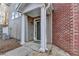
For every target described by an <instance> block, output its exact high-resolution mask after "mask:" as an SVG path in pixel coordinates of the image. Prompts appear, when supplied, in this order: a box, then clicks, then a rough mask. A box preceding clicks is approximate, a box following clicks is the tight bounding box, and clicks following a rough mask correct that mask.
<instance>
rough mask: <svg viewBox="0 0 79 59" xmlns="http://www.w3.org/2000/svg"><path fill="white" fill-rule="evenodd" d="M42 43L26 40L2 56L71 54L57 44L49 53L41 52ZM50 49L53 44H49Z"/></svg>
mask: <svg viewBox="0 0 79 59" xmlns="http://www.w3.org/2000/svg"><path fill="white" fill-rule="evenodd" d="M39 48H40V45H39V44H37V43H34V42H26V44H24V45H23V46H21V47H19V48H16V49H14V50H11V51H9V52H7V53H5V54H3V55H1V56H48V55H49V56H69V54H68V53H67V52H64V51H63V50H61V49H60V48H58V47H56V46H55V45H53V46H52V50H51V51H50V52H51V54H49V53H41V52H39V51H38V50H39ZM48 49H49V50H50V49H51V45H50V44H48Z"/></svg>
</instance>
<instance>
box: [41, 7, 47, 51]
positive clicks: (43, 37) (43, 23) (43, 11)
mask: <svg viewBox="0 0 79 59" xmlns="http://www.w3.org/2000/svg"><path fill="white" fill-rule="evenodd" d="M40 23H41V47H40V51H42V52H45V50H48V49H47V34H46V9H45V6H42V7H41V22H40Z"/></svg>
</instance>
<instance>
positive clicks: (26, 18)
mask: <svg viewBox="0 0 79 59" xmlns="http://www.w3.org/2000/svg"><path fill="white" fill-rule="evenodd" d="M25 22H26V24H25V25H26V29H25V30H26V35H25V36H26V41H29V39H28V17H27V15H26V16H25Z"/></svg>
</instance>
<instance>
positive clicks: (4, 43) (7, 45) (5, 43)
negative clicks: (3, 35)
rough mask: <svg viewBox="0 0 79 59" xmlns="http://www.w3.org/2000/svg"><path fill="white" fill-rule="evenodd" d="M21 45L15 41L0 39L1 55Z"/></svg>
mask: <svg viewBox="0 0 79 59" xmlns="http://www.w3.org/2000/svg"><path fill="white" fill-rule="evenodd" d="M20 46H21V45H20V44H19V43H18V42H17V41H16V40H15V39H8V40H1V39H0V54H3V53H5V52H7V51H10V50H13V49H15V48H18V47H20Z"/></svg>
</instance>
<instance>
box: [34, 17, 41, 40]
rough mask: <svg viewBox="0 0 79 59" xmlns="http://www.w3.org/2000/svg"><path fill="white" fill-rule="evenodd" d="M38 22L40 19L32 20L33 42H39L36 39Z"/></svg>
mask: <svg viewBox="0 0 79 59" xmlns="http://www.w3.org/2000/svg"><path fill="white" fill-rule="evenodd" d="M36 20H37V21H36ZM39 21H40V18H35V19H34V41H40V40H38V39H37V22H39Z"/></svg>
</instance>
